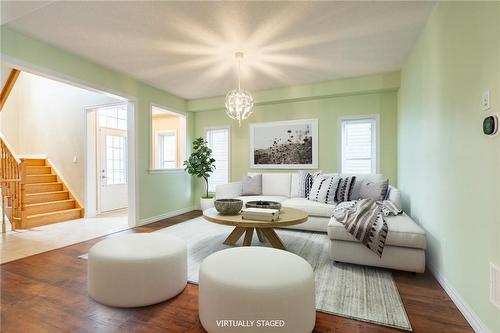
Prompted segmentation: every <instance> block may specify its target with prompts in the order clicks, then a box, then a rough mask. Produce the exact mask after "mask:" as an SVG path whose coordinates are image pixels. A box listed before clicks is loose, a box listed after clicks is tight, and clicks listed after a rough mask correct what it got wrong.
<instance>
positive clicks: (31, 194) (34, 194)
mask: <svg viewBox="0 0 500 333" xmlns="http://www.w3.org/2000/svg"><path fill="white" fill-rule="evenodd" d="M49 184H52V183H49ZM59 193H68V191H65V190H61V191H49V192H37V193H26V196H27V197H30V196H42V195H49V194H59Z"/></svg>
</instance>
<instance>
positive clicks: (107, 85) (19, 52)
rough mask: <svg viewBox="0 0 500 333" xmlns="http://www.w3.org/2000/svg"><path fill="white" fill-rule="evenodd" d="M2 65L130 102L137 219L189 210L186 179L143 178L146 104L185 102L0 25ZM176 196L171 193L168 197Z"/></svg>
mask: <svg viewBox="0 0 500 333" xmlns="http://www.w3.org/2000/svg"><path fill="white" fill-rule="evenodd" d="M0 50H1V54H2V61H5V60H7V61H8V60H11V59H13V60H15V61H16V62H18V63H21V64H24V65H26V66H28V67H29V68H32V69H36V68H39V69H41V70H43V71H44V72H46V71H47V70H48V71H50V73H51V74H52V75H55V76H57V77H59V78H65V79H67V80H68V81H71V82H76V83H81V84H84V85H86V86H90V87H95V88H99V89H105V90H108V91H110V92H114V93H116V94H118V95H126V96H127V97H132V98H135V99H136V101H137V107H138V110H136V115H137V119H136V128H137V131H136V137H137V142H138V146H137V157H138V160H137V169H138V170H137V175H138V179H137V184H138V189H137V192H138V198H137V200H138V204H139V218H140V219H147V218H150V217H154V216H158V215H161V214H166V213H168V212H171V211H176V210H179V209H183V208H189V207H192V206H193V200H192V198H193V196H192V181H191V177H190V176H188V175H186V174H184V173H177V174H148V172H147V169H148V167H149V165H148V149H149V148H148V147H149V135H148V119H149V118H148V115H149V106H150V103H156V104H159V105H162V106H165V107H169V108H172V109H175V110H178V111H186V109H187V102H186V101H185V100H184V99H182V98H179V97H177V96H174V95H172V94H169V93H167V92H165V91H162V90H159V89H156V88H154V87H151V86H149V85H147V84H145V83H143V82H140V81H137V80H134V79H132V78H130V77H128V76H126V75H123V74H121V73H118V72H115V71H113V70H110V69H107V68H105V67H102V66H99V65H96V64H94V63H92V62H90V61H87V60H85V59H83V58H80V57H78V56H75V55H72V54H70V53H67V52H65V51H63V50H61V49H57V48H54V47H52V46H50V45H48V44H45V43H42V42H40V41H37V40H35V39H32V38H30V37H27V36H25V35H23V34H20V33H18V32H15V31H13V30H10V29H8V28H5V27H1V48H0ZM187 124H188V133H187V139H188V140H191V139H192V137H193V129H194V127H193V117H192V116H191V114H190V113H189V112H188V115H187ZM173 193H175V195H172V194H173Z"/></svg>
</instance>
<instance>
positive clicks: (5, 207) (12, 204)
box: [0, 138, 23, 233]
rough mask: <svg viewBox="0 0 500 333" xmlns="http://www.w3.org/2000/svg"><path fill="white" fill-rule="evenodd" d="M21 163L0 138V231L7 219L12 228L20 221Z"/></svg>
mask: <svg viewBox="0 0 500 333" xmlns="http://www.w3.org/2000/svg"><path fill="white" fill-rule="evenodd" d="M22 169H23V163H22V162H21V161H20V160H19V159H17V158H16V157H15V156H14V155H13V154H12V152H11V150H10V149H9V147H8V146H7V144H6V143H5V141H4V140H3V139H2V138H0V196H1V197H2V233H6V232H7V223H6V222H7V221H6V219H8V220H9V221H10V224H11V227H12V230H16V228H17V226H18V225H20V223H21V218H22V208H23V198H22V192H21V191H22V178H23V171H22Z"/></svg>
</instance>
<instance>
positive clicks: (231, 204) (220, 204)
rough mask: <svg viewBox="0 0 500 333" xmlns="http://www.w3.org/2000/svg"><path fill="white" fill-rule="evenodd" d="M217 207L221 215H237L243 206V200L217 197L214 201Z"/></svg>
mask: <svg viewBox="0 0 500 333" xmlns="http://www.w3.org/2000/svg"><path fill="white" fill-rule="evenodd" d="M214 206H215V209H216V210H217V211H218V212H219V214H221V215H236V214H239V213H240V212H241V208H243V201H241V200H239V199H217V200H215V201H214Z"/></svg>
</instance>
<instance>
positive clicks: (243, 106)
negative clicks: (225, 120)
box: [226, 52, 253, 126]
mask: <svg viewBox="0 0 500 333" xmlns="http://www.w3.org/2000/svg"><path fill="white" fill-rule="evenodd" d="M234 56H235V57H236V59H237V60H238V89H233V90H231V91H229V92H228V93H227V95H226V114H227V115H228V116H229V118H231V119H234V120H238V124H239V125H240V126H241V121H242V120H245V119H247V118H248V117H249V116H250V115H251V114H252V112H253V110H252V108H253V98H252V96H251V95H250V94H249V93H248V92H247V91H246V90H244V89H241V78H240V67H241V59H242V58H243V52H236V53H235V54H234Z"/></svg>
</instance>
